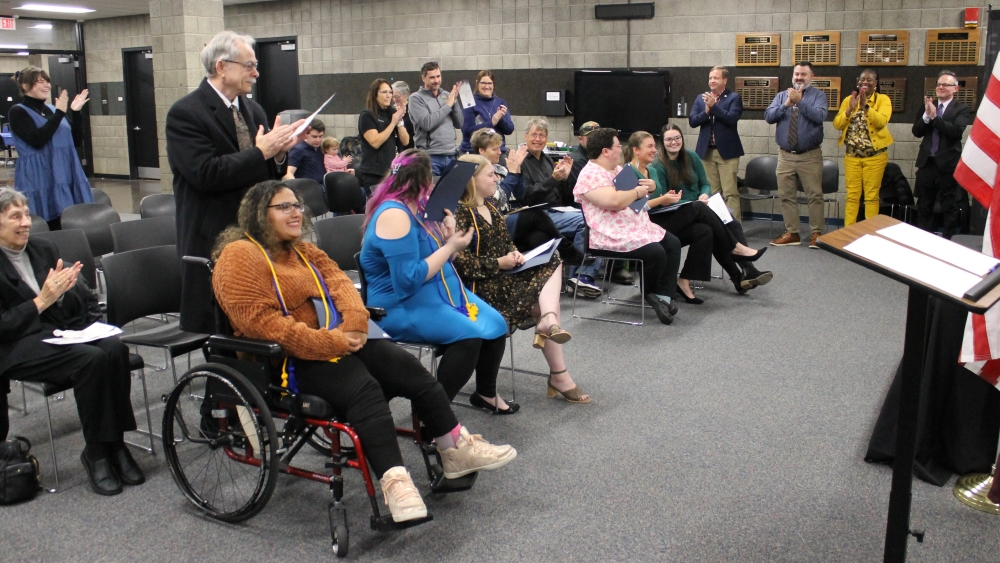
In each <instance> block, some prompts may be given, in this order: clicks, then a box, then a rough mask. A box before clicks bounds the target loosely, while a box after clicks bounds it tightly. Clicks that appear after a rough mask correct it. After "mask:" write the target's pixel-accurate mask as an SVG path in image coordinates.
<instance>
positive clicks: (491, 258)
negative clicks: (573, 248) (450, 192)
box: [454, 155, 590, 403]
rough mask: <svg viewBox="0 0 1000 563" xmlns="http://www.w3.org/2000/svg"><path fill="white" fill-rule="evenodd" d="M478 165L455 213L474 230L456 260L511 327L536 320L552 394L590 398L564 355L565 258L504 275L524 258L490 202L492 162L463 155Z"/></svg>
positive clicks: (570, 398) (566, 339)
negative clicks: (572, 374)
mask: <svg viewBox="0 0 1000 563" xmlns="http://www.w3.org/2000/svg"><path fill="white" fill-rule="evenodd" d="M459 160H463V161H465V162H473V163H475V164H477V165H478V168H477V169H476V173H475V175H474V176H473V177H472V180H470V181H469V186H468V187H467V188H466V191H465V194H464V195H463V196H462V201H461V205H459V206H458V212H457V213H456V214H455V222H456V226H455V228H456V230H458V231H465V230H467V229H472V230H473V231H474V234H473V236H472V243H471V244H469V246H468V247H466V249H465V250H463V251H462V252H461V253H459V254H458V255H457V256H456V257H455V259H454V264H455V267H456V268H457V269H458V271H459V273H460V274H461V276H462V279H463V280H464V282H465V284H466V285H467V286H468V287H469V288H470V289H472V291H473V292H474V293H475V294H476V295H478V296H479V297H481V298H482V299H483V300H484V301H486V302H487V303H489V304H490V305H491V306H492V307H493V308H495V309H496V310H497V311H499V312H500V314H501V315H503V317H504V319H506V320H507V325H508V326H509V327H516V326H518V325H520V324H521V323H524V322H526V321H528V320H532V319H533V320H534V321H535V322H536V323H537V324H536V326H535V338H534V342H533V346H534V347H535V348H540V349H541V350H542V354H544V355H545V361H546V362H547V363H548V364H549V372H550V375H549V382H548V385H549V389H548V395H549V397H556V396H557V395H562V397H563V398H564V399H566V400H567V401H569V402H571V403H589V402H590V396H588V395H585V394H584V393H583V392H581V391H580V389H579V388H578V387H577V386H576V384H575V383H574V382H573V378H572V377H570V375H569V370H568V369H567V368H566V362H565V360H564V359H563V352H562V345H563V344H565V343H566V342H569V340H570V334H569V333H568V332H566V331H565V330H563V329H562V328H560V326H559V312H560V309H559V289H560V287H559V286H560V283H561V281H562V263H561V261H560V259H559V257H558V254H553V256H552V259H551V260H549V262H548V263H547V264H544V265H542V266H538V267H535V268H530V269H528V270H524V271H522V272H518V273H516V274H506V273H504V270H510V269H512V268H514V267H517V266H519V265H521V264H523V263H524V258H523V256H521V253H520V252H518V251H517V249H516V248H515V247H514V243H513V242H511V239H510V235H509V234H508V233H507V226H506V224H505V223H504V218H503V216H502V215H501V214H500V212H499V211H498V210H497V209H496V207H495V206H493V205H492V204H491V203H489V201H488V200H489V198H490V196H492V195H493V192H495V191H496V189H497V177H496V173H495V172H494V170H493V165H491V164H490V163H489V161H488V160H486V159H485V158H483V157H482V156H479V155H464V156H462V157H460V158H459Z"/></svg>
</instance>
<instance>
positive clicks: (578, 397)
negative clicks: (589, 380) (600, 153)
mask: <svg viewBox="0 0 1000 563" xmlns="http://www.w3.org/2000/svg"><path fill="white" fill-rule="evenodd" d="M567 371H568V370H565V369H564V370H562V371H553V372H550V373H549V380H548V385H549V390H548V393H547V395H548V396H549V398H550V399H554V398H556V396H557V395H562V398H563V399H565V400H566V402H567V403H573V404H577V405H585V404H587V403H589V402H590V397H587V398H586V399H584V398H583V396H584V395H585V394H586V393H584V392H583V391H580V388H579V387H573V388H572V389H567V390H566V391H560V390H558V389H556V388H555V387H553V386H552V376H553V375H559V374H563V373H566V372H567Z"/></svg>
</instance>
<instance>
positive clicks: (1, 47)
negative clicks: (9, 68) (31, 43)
mask: <svg viewBox="0 0 1000 563" xmlns="http://www.w3.org/2000/svg"><path fill="white" fill-rule="evenodd" d="M27 48H28V46H27V45H0V49H27Z"/></svg>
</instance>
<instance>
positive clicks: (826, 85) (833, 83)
mask: <svg viewBox="0 0 1000 563" xmlns="http://www.w3.org/2000/svg"><path fill="white" fill-rule="evenodd" d="M812 87H813V88H817V89H819V90H822V91H824V92H826V107H827V109H831V110H837V109H840V77H839V76H814V77H813V79H812Z"/></svg>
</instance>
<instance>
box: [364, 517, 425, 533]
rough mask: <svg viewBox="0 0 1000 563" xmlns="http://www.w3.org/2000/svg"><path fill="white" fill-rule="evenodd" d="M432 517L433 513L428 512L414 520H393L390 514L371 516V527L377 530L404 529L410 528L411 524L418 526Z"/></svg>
mask: <svg viewBox="0 0 1000 563" xmlns="http://www.w3.org/2000/svg"><path fill="white" fill-rule="evenodd" d="M433 519H434V515H433V514H428V515H427V516H424V517H423V518H418V519H416V520H407V521H406V522H393V520H392V515H391V514H386V515H385V516H379V517H378V518H376V517H374V516H371V524H372V529H373V530H376V531H379V532H388V531H390V530H404V529H406V528H412V527H413V526H419V525H420V524H425V523H427V522H430V521H431V520H433Z"/></svg>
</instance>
